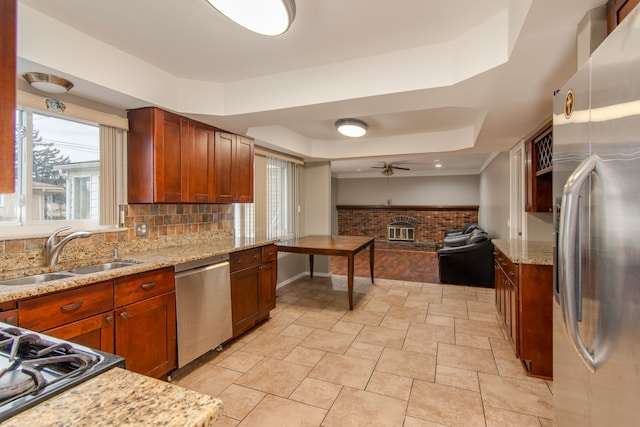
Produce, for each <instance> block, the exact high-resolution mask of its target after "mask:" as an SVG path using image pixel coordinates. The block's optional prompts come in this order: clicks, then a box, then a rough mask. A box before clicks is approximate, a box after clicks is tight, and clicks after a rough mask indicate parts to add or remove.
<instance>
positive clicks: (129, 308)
mask: <svg viewBox="0 0 640 427" xmlns="http://www.w3.org/2000/svg"><path fill="white" fill-rule="evenodd" d="M114 300H115V306H116V309H115V318H116V324H115V342H116V351H115V352H116V354H117V355H119V356H122V357H124V358H125V359H126V364H127V369H128V370H130V371H134V372H137V373H139V374H143V375H147V376H150V377H155V378H161V377H165V376H166V374H167V373H168V372H170V371H172V370H173V369H175V368H176V367H177V360H178V348H177V329H176V294H175V286H174V273H173V268H165V269H161V270H155V271H150V272H146V273H140V274H136V275H132V276H127V277H123V278H120V279H116V281H115V293H114Z"/></svg>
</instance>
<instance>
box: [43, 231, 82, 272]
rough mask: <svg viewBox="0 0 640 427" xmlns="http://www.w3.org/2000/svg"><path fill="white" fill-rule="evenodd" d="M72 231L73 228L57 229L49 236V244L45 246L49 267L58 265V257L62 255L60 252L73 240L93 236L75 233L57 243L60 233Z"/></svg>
mask: <svg viewBox="0 0 640 427" xmlns="http://www.w3.org/2000/svg"><path fill="white" fill-rule="evenodd" d="M67 230H71V227H62V228H59V229H57V230H56V231H54V232H53V234H51V236H49V238H48V239H47V244H46V246H45V256H46V258H47V265H49V266H51V265H56V264H57V263H58V256H59V255H60V251H61V250H62V248H64V247H65V245H66V244H67V243H69V242H70V241H71V240H73V239H78V238H80V239H84V238H86V237H89V236H91V233H90V232H88V231H75V232H73V233H71V234H69V235H68V236H67V237H65V238H64V239H62V240H60V241H59V242H58V243H56V237H57V236H58V234H59V233H61V232H63V231H67Z"/></svg>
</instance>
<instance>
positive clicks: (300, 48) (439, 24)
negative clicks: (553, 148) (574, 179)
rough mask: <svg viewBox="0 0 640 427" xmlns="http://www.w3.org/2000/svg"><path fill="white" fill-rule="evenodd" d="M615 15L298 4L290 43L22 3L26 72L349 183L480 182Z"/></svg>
mask: <svg viewBox="0 0 640 427" xmlns="http://www.w3.org/2000/svg"><path fill="white" fill-rule="evenodd" d="M603 3H604V0H563V1H561V2H558V1H556V0H535V1H531V0H474V1H470V0H448V1H446V2H443V1H441V0H439V1H434V0H395V1H386V0H385V1H376V2H375V3H372V2H371V1H370V0H348V1H344V0H322V1H317V0H297V1H296V6H297V7H296V10H297V11H296V19H295V21H294V23H293V25H292V27H291V28H290V30H289V31H288V32H287V33H285V34H284V35H282V36H279V37H272V38H270V37H265V36H260V35H257V34H254V33H251V32H249V31H246V30H244V29H242V28H241V27H238V26H236V25H235V24H233V23H231V22H230V21H229V20H227V19H226V18H224V17H223V16H221V15H219V14H218V13H217V12H216V11H215V10H214V9H213V8H211V7H210V6H209V5H208V4H207V3H206V2H205V0H182V1H179V2H177V1H168V0H136V1H130V0H110V1H106V2H95V1H86V0H47V1H41V0H20V1H19V24H18V57H19V58H18V67H19V70H18V71H19V73H22V72H25V71H49V72H55V73H57V74H59V75H61V76H64V77H66V78H68V79H70V80H71V81H73V82H74V84H75V87H74V89H73V93H74V94H76V95H78V96H82V97H85V98H88V99H91V100H96V101H100V102H104V103H107V104H111V105H114V106H116V107H118V108H125V109H127V108H135V107H139V106H145V105H157V106H160V107H163V108H166V109H169V110H172V111H176V112H179V113H182V114H185V115H187V116H190V117H193V118H195V119H198V120H202V121H205V122H207V123H211V124H214V125H217V126H219V127H223V128H226V129H228V130H231V131H235V132H238V133H243V134H247V135H249V136H252V137H254V138H256V142H257V144H259V145H263V146H266V147H269V148H275V149H278V150H281V151H284V152H288V153H291V154H295V155H298V156H300V157H303V158H305V159H306V160H309V161H313V160H328V161H331V162H332V171H333V172H334V174H335V175H336V176H343V177H352V176H369V175H370V174H371V171H372V169H371V166H373V165H375V164H379V163H380V162H382V161H388V162H392V161H396V162H397V161H409V160H410V161H411V163H412V167H411V169H412V170H411V171H410V172H404V173H406V174H413V175H415V174H457V173H479V172H480V170H481V169H482V167H483V166H484V165H486V164H487V162H488V161H490V159H491V158H493V156H495V153H497V152H500V151H505V150H508V149H509V148H511V147H512V146H514V145H515V144H516V143H518V141H520V140H521V139H522V138H524V137H526V136H527V135H528V134H529V133H530V132H532V131H534V130H535V128H536V127H538V126H540V125H541V124H542V123H543V122H544V121H546V120H549V119H550V117H551V104H552V94H553V90H554V89H556V88H558V87H559V86H560V85H561V84H562V83H563V82H564V81H565V80H566V79H568V78H569V76H570V75H571V74H572V73H573V72H574V71H575V70H576V68H577V66H576V53H575V49H576V31H577V25H578V22H579V21H580V19H581V18H582V17H583V16H584V14H585V13H586V12H587V11H588V10H589V9H592V8H594V7H597V6H600V5H602V4H603ZM341 117H357V118H360V119H363V120H365V121H367V123H368V124H369V132H368V134H367V136H366V137H364V138H361V139H357V140H356V139H348V138H345V137H342V136H341V135H339V134H338V133H337V132H336V131H335V128H334V126H333V124H334V122H335V121H336V120H337V119H339V118H341ZM434 160H438V161H439V162H441V163H442V165H443V167H442V168H440V169H438V170H436V169H434V166H433V165H434V163H436V162H434ZM394 176H402V173H401V171H398V173H397V174H396V175H394Z"/></svg>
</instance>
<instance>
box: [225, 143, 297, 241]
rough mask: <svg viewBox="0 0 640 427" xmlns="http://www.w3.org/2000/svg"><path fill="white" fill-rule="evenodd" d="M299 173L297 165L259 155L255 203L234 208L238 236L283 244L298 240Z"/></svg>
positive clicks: (256, 164) (256, 170)
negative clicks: (282, 241) (272, 240)
mask: <svg viewBox="0 0 640 427" xmlns="http://www.w3.org/2000/svg"><path fill="white" fill-rule="evenodd" d="M299 173H300V168H299V165H298V164H296V163H294V162H291V161H288V160H283V159H280V158H276V157H270V156H259V155H257V156H256V158H255V173H254V177H255V180H256V183H255V185H254V188H255V195H254V203H248V204H235V205H234V231H235V234H236V235H242V236H247V237H256V236H258V237H265V238H267V239H282V240H285V239H290V238H292V237H295V236H297V235H298V204H299V202H298V181H299Z"/></svg>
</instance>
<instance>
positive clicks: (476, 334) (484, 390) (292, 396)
mask: <svg viewBox="0 0 640 427" xmlns="http://www.w3.org/2000/svg"><path fill="white" fill-rule="evenodd" d="M368 282H369V279H365V278H356V286H355V290H356V292H355V293H354V309H353V311H349V310H348V304H347V295H346V292H345V289H346V278H345V277H344V276H332V277H331V278H328V277H315V278H313V279H310V278H309V277H305V278H301V279H298V280H297V281H295V282H293V283H290V284H288V285H286V286H284V287H282V288H280V289H278V292H277V294H278V297H277V308H276V309H275V310H274V311H272V313H271V319H270V320H268V321H267V322H265V323H263V324H262V325H260V326H259V327H257V328H255V329H254V330H252V331H250V332H249V333H247V334H245V335H244V336H242V337H240V338H239V339H237V340H235V341H234V342H232V343H230V344H227V345H226V346H225V349H224V351H223V352H221V353H216V352H210V353H208V354H206V355H204V356H202V357H201V358H199V359H198V360H196V361H194V362H192V363H191V364H190V365H188V366H186V367H184V368H182V369H180V370H179V371H177V372H175V373H174V375H173V378H174V383H176V384H179V385H182V386H184V387H186V388H189V389H193V390H197V391H199V392H202V393H206V394H210V395H212V396H216V397H219V398H220V399H221V400H222V401H223V402H224V408H225V409H224V417H223V419H222V420H220V421H219V422H218V423H217V424H216V425H220V426H261V427H269V426H278V427H282V426H327V427H332V426H405V427H419V426H422V427H426V426H428V427H436V426H464V427H472V426H486V427H499V426H519V427H521V426H536V427H547V426H551V425H553V421H552V418H553V406H552V394H551V391H552V390H551V387H552V383H551V382H548V381H544V380H540V379H535V378H528V377H526V376H525V375H524V374H523V371H522V368H521V367H520V364H519V361H518V360H517V359H516V358H515V357H514V355H513V351H512V350H511V346H510V344H509V342H508V341H507V340H506V339H505V335H504V333H503V331H502V329H501V328H500V326H499V323H498V321H497V317H496V311H495V308H494V292H493V289H484V288H471V287H464V286H450V285H440V284H433V283H417V282H402V281H394V280H384V279H376V284H375V285H371V284H370V283H368Z"/></svg>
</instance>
